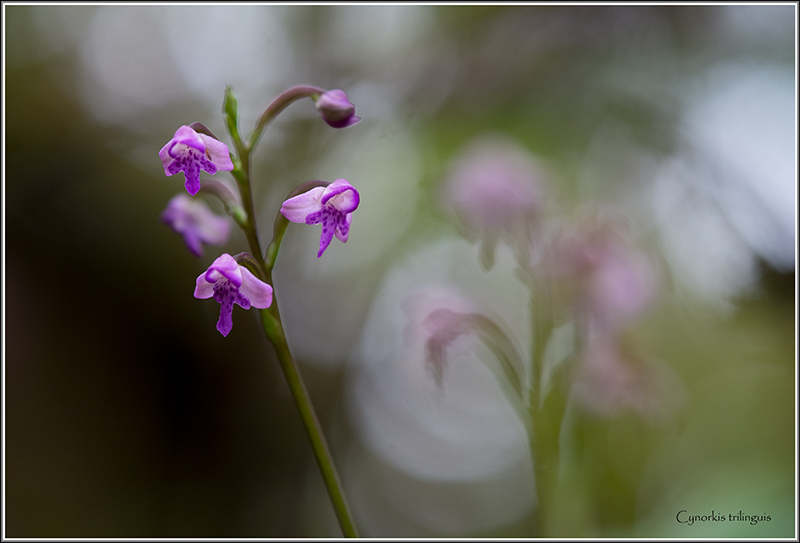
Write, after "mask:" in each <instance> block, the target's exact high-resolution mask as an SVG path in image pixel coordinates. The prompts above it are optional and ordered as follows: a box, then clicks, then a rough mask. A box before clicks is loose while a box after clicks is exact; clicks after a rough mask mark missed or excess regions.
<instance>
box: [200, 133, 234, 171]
mask: <svg viewBox="0 0 800 543" xmlns="http://www.w3.org/2000/svg"><path fill="white" fill-rule="evenodd" d="M198 137H199V138H200V139H201V140H202V141H203V143H204V144H205V147H206V152H207V153H208V156H209V157H210V158H211V162H213V163H214V165H215V166H216V167H217V170H219V171H221V172H229V171H231V170H233V162H231V152H230V151H229V150H228V146H227V145H225V144H224V143H222V142H221V141H219V140H218V139H214V138H212V137H211V136H206V135H205V134H198Z"/></svg>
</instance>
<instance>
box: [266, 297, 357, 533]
mask: <svg viewBox="0 0 800 543" xmlns="http://www.w3.org/2000/svg"><path fill="white" fill-rule="evenodd" d="M273 308H275V309H273ZM260 313H261V324H262V326H263V327H264V332H266V334H267V337H268V338H269V339H270V341H271V342H272V345H273V346H274V347H275V353H276V354H277V355H278V361H279V362H280V365H281V369H282V370H283V374H284V375H285V376H286V381H287V383H288V384H289V389H290V390H291V392H292V397H293V398H294V401H295V404H296V405H297V409H298V411H299V412H300V418H301V419H302V420H303V427H304V428H305V430H306V434H307V435H308V439H309V440H310V441H311V448H312V449H313V451H314V457H315V458H316V460H317V465H318V466H319V469H320V472H321V473H322V478H323V480H324V481H325V487H326V488H327V490H328V496H329V497H330V500H331V503H332V504H333V508H334V510H335V511H336V518H337V520H338V521H339V526H340V527H341V529H342V533H343V534H344V535H345V537H358V534H357V532H356V528H355V525H354V524H353V521H352V515H351V514H350V510H349V508H348V505H347V501H346V500H345V497H344V494H343V493H342V484H341V481H340V480H339V476H338V474H337V472H336V467H335V466H334V464H333V460H332V459H331V453H330V450H329V449H328V445H327V443H326V441H325V436H324V435H323V433H322V429H321V426H320V423H319V420H318V419H317V416H316V414H315V413H314V408H313V407H312V406H311V401H310V399H309V395H308V390H306V387H305V384H304V383H303V379H302V377H301V376H300V372H299V370H298V368H297V366H296V364H295V363H294V360H293V359H292V355H291V353H290V352H289V345H288V344H287V343H286V336H285V335H284V333H283V327H282V325H281V322H280V316H279V315H278V311H277V306H276V303H275V301H274V300H273V303H272V307H271V308H270V309H261V310H260Z"/></svg>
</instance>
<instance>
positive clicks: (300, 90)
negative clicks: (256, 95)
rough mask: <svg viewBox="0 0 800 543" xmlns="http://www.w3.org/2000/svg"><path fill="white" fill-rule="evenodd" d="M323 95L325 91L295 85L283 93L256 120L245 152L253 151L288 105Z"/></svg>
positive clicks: (308, 86)
mask: <svg viewBox="0 0 800 543" xmlns="http://www.w3.org/2000/svg"><path fill="white" fill-rule="evenodd" d="M324 93H325V89H321V88H319V87H314V86H312V85H296V86H294V87H292V88H290V89H287V90H285V91H283V92H282V93H281V94H279V95H278V96H277V97H276V98H275V99H274V100H273V101H272V102H270V104H269V105H268V106H267V108H266V109H265V110H264V113H262V114H261V117H259V118H258V122H257V123H256V127H255V129H254V130H253V132H251V133H250V138H249V140H248V142H247V150H248V151H252V150H253V148H254V147H255V146H256V143H258V140H259V138H261V134H262V133H263V132H264V129H265V128H266V127H267V125H268V124H269V123H270V122H271V121H272V119H274V118H275V117H276V116H277V115H278V113H280V112H281V111H283V110H284V109H285V108H286V107H287V106H288V105H289V104H291V103H292V102H294V101H295V100H299V99H301V98H306V97H312V96H315V95H321V94H324Z"/></svg>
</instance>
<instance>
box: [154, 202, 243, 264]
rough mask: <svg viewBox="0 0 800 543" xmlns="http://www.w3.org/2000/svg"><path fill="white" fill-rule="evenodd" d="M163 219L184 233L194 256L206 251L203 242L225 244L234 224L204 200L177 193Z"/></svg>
mask: <svg viewBox="0 0 800 543" xmlns="http://www.w3.org/2000/svg"><path fill="white" fill-rule="evenodd" d="M161 221H162V222H164V223H165V224H167V225H168V226H169V227H170V228H172V230H173V231H174V232H176V233H178V234H181V235H182V236H183V241H184V242H186V246H187V247H188V248H189V251H191V252H192V254H193V255H194V256H197V257H199V256H202V255H203V244H204V243H205V244H207V245H222V244H223V243H225V242H226V241H228V236H229V235H230V231H231V225H230V222H228V219H227V218H225V217H220V216H218V215H215V214H214V213H213V212H212V211H211V209H209V207H208V205H207V204H206V203H205V202H204V201H202V200H195V199H193V198H191V197H190V196H187V195H185V194H178V195H176V196H174V197H173V198H172V200H170V201H169V204H167V208H166V209H165V210H164V212H163V213H161Z"/></svg>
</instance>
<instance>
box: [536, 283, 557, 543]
mask: <svg viewBox="0 0 800 543" xmlns="http://www.w3.org/2000/svg"><path fill="white" fill-rule="evenodd" d="M542 294H543V292H542V289H541V288H540V285H539V283H538V281H533V283H532V287H531V301H530V309H531V328H532V334H531V335H532V344H531V358H532V364H531V366H532V367H531V374H530V383H529V387H530V391H531V396H530V401H529V405H528V409H529V413H530V418H531V424H530V427H532V432H529V435H528V437H529V445H530V449H531V460H532V463H533V471H534V473H533V475H534V484H535V488H536V497H537V507H536V514H535V524H534V526H535V534H534V536H535V537H550V536H552V535H553V534H551V533H550V532H551V526H550V525H549V523H550V522H551V517H552V510H553V509H554V503H553V501H554V500H555V499H556V492H557V487H558V473H559V444H558V439H559V433H560V429H561V421H562V418H563V413H564V401H563V393H561V391H560V390H551V391H549V392H548V391H547V390H546V389H545V387H544V386H543V382H542V381H543V378H544V356H545V352H546V349H547V344H548V342H549V339H550V335H551V334H552V331H553V320H552V318H551V315H550V314H549V312H548V308H547V307H546V306H545V305H543V303H544V300H545V297H544V296H542Z"/></svg>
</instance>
